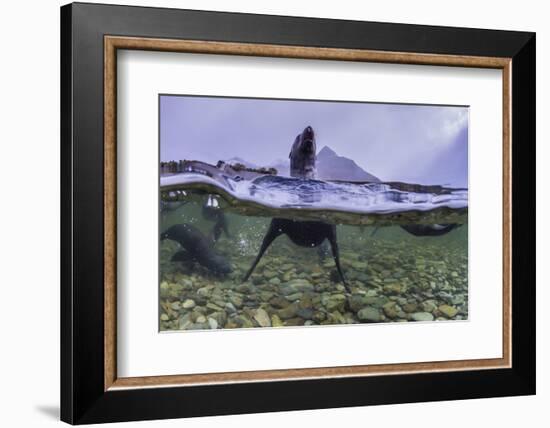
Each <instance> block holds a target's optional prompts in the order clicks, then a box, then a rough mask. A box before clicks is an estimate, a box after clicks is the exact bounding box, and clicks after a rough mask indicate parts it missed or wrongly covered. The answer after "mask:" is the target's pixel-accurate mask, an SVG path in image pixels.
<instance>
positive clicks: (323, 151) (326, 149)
mask: <svg viewBox="0 0 550 428" xmlns="http://www.w3.org/2000/svg"><path fill="white" fill-rule="evenodd" d="M318 155H323V156H338V155H337V154H336V152H335V151H334V150H332V149H331V148H330V147H329V146H325V147H323V148H322V149H321V151H320V152H319V154H318Z"/></svg>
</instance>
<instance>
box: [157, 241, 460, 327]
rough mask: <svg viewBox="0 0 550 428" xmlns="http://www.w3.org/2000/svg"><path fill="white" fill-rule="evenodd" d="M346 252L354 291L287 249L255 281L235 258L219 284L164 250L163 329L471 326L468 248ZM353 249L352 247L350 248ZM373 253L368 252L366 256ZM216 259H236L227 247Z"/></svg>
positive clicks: (395, 245)
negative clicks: (382, 324) (437, 323)
mask: <svg viewBox="0 0 550 428" xmlns="http://www.w3.org/2000/svg"><path fill="white" fill-rule="evenodd" d="M351 242H352V243H351V244H349V245H342V248H341V259H342V264H343V268H344V270H345V272H346V276H347V279H348V282H349V285H350V288H351V291H352V292H351V293H350V294H348V293H346V290H345V289H344V287H343V285H342V284H341V283H339V282H338V276H337V275H336V272H335V269H334V262H333V260H332V257H330V256H327V257H326V258H325V259H324V261H322V262H319V260H318V257H317V254H316V252H315V251H314V250H304V249H299V248H297V247H295V246H293V245H292V244H291V243H289V242H281V243H280V244H279V245H277V246H274V247H273V250H272V251H270V252H269V253H268V254H267V256H266V257H264V259H263V260H262V262H261V263H260V264H259V265H258V267H257V269H256V271H255V273H254V274H253V275H252V277H251V278H250V280H249V281H248V282H246V283H242V282H241V281H242V277H243V276H244V273H245V272H246V270H247V269H248V268H249V266H250V264H251V262H252V259H253V256H252V255H247V256H244V255H243V256H240V255H239V257H238V258H235V257H233V258H231V257H230V259H231V262H232V264H233V267H234V271H233V273H232V274H230V275H229V276H226V277H224V278H222V277H216V276H214V275H212V274H211V273H209V272H207V271H206V270H204V269H202V268H200V267H198V266H197V265H196V264H193V263H185V264H180V263H172V262H170V261H169V259H170V256H171V254H172V253H173V252H174V250H175V246H177V244H175V243H173V242H172V243H166V244H163V245H162V246H161V283H160V329H161V330H164V331H165V330H197V329H201V330H202V329H220V328H253V327H284V326H304V325H306V326H308V325H329V324H357V323H379V322H415V321H448V320H464V319H467V318H468V279H467V278H468V260H467V251H466V249H465V248H463V246H456V245H455V246H445V245H441V244H440V243H437V241H424V240H418V241H414V240H404V241H399V240H370V241H369V245H368V246H365V245H364V244H363V243H362V241H361V240H355V241H351ZM353 242H355V244H354V243H353ZM365 248H368V249H365ZM218 249H219V251H220V252H222V253H225V254H226V255H229V256H230V255H231V254H235V253H236V252H235V249H234V248H231V243H230V242H228V241H225V242H220V243H219V247H218Z"/></svg>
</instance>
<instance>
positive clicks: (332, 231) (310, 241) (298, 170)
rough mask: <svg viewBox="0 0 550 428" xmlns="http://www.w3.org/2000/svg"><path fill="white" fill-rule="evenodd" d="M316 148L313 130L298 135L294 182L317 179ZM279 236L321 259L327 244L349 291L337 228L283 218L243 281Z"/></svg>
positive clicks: (273, 227) (275, 221) (272, 226)
mask: <svg viewBox="0 0 550 428" xmlns="http://www.w3.org/2000/svg"><path fill="white" fill-rule="evenodd" d="M315 152H316V144H315V133H314V131H313V128H312V127H311V126H307V127H306V128H305V129H304V130H303V132H302V133H301V134H298V136H297V137H296V139H295V140H294V143H293V144H292V149H291V150H290V154H289V157H290V175H291V176H292V177H295V178H305V179H314V178H315V174H316V168H315V162H316V159H317V158H316V154H315ZM280 235H287V236H288V237H289V239H290V240H291V241H292V242H293V243H294V244H296V245H299V246H301V247H309V248H312V247H317V249H318V254H319V257H320V258H322V256H323V255H324V252H325V251H324V248H323V244H324V243H325V242H326V241H328V242H329V244H330V247H331V250H332V257H333V259H334V263H335V264H336V269H337V270H338V275H339V277H340V279H341V281H342V283H343V284H344V286H345V287H346V290H348V292H349V289H348V286H347V283H346V278H345V277H344V273H343V272H342V268H341V266H340V253H339V250H338V241H337V239H336V226H335V225H333V224H328V223H324V222H321V221H298V220H288V219H283V218H273V219H272V220H271V224H270V225H269V229H268V231H267V233H266V234H265V236H264V240H263V242H262V246H261V247H260V251H259V252H258V255H257V256H256V259H255V260H254V262H253V263H252V266H251V267H250V269H249V270H248V272H247V273H246V275H245V277H244V279H243V281H247V280H248V278H249V277H250V275H251V274H252V272H253V271H254V268H255V267H256V265H257V264H258V262H259V261H260V259H261V258H262V256H263V254H264V252H265V250H267V248H268V247H269V246H270V245H271V243H272V242H273V241H274V240H275V239H276V238H277V237H278V236H280Z"/></svg>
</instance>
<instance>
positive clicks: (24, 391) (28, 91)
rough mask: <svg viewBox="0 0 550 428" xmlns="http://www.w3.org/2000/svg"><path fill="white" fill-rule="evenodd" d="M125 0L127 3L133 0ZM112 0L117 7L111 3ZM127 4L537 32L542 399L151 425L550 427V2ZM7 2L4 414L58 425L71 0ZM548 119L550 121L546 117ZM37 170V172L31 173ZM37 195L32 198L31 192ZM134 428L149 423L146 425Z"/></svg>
mask: <svg viewBox="0 0 550 428" xmlns="http://www.w3.org/2000/svg"><path fill="white" fill-rule="evenodd" d="M121 2H122V0H121ZM103 3H116V2H112V1H108V0H106V1H105V0H104V1H103ZM125 3H126V4H135V5H147V6H167V7H181V8H190V9H210V10H223V11H234V12H253V13H267V14H281V15H298V16H312V17H323V18H342V19H357V20H369V21H389V22H405V23H414V24H434V25H451V26H462V27H485V28H496V29H507V30H529V31H536V32H537V55H538V58H537V76H538V82H537V85H538V91H537V122H538V124H539V126H538V129H537V141H538V144H537V146H538V147H537V151H538V153H537V157H538V161H537V164H538V165H537V168H538V172H537V176H538V177H537V178H538V183H539V184H538V190H537V193H538V204H537V217H538V225H537V227H538V229H537V230H538V239H537V241H538V242H537V248H538V256H537V264H538V267H539V269H538V274H537V279H538V281H537V282H538V290H537V293H538V299H537V300H538V303H537V313H538V316H537V321H538V331H537V340H538V351H537V359H538V395H537V396H535V397H517V398H516V397H514V398H499V399H485V400H467V401H461V402H443V403H421V404H406V405H398V406H378V407H364V408H352V409H336V410H332V409H331V410H317V411H302V412H286V413H276V414H269V415H266V414H264V415H245V416H228V417H216V418H199V419H191V420H186V421H181V420H172V421H155V422H146V423H141V425H142V426H159V427H171V426H182V424H185V426H188V427H203V428H204V427H211V426H227V427H255V426H260V425H261V426H262V427H266V428H268V427H275V426H318V427H324V426H327V427H328V426H336V425H346V424H348V425H350V426H352V425H354V426H367V425H369V426H383V427H392V426H407V427H426V426H439V427H445V428H453V427H469V426H477V425H482V424H487V423H490V424H491V425H492V426H499V427H500V428H505V427H517V426H522V425H525V424H529V423H531V424H534V425H535V426H544V425H545V424H547V423H548V422H547V420H548V413H547V411H546V406H545V404H546V405H547V404H548V403H550V368H549V367H548V360H549V351H550V347H549V344H550V334H549V330H550V327H549V325H550V317H549V315H548V314H547V313H545V308H546V307H547V300H548V298H550V292H549V291H548V288H546V287H545V285H546V284H548V282H549V279H550V277H549V269H548V262H547V260H548V258H549V256H550V251H549V247H548V245H547V244H545V242H544V240H545V239H550V232H549V226H548V224H547V223H546V224H545V223H544V222H543V220H544V219H546V218H548V215H547V214H546V213H547V210H548V209H550V205H549V203H548V200H547V199H546V200H545V199H544V196H545V195H546V194H547V191H546V188H544V187H543V186H544V184H545V183H550V170H549V168H547V167H546V164H547V163H548V161H550V148H549V145H548V144H545V143H547V142H548V139H549V137H550V135H549V128H548V126H547V120H544V119H545V118H548V116H549V115H550V109H549V108H548V101H547V99H545V98H546V97H547V96H549V95H550V93H549V80H548V78H547V76H549V75H550V67H549V63H548V52H550V27H549V26H548V22H547V19H548V17H549V16H550V14H549V13H548V11H547V10H546V8H545V2H541V1H535V0H524V1H521V2H518V1H508V0H498V1H496V0H493V1H486V2H480V1H479V0H462V1H460V2H451V3H449V2H442V1H441V0H416V1H408V0H398V1H391V2H390V1H386V2H358V1H354V0H339V1H320V0H317V1H314V0H312V1H309V0H307V1H306V0H302V1H300V2H298V1H296V0H277V1H273V0H269V1H264V2H258V1H247V0H231V1H227V0H226V1H224V0H200V1H199V0H189V1H183V0H181V1H176V0H171V1H170V0H147V1H125ZM61 4H63V2H60V1H58V0H42V1H31V0H27V1H25V2H16V1H11V2H4V3H3V5H2V7H1V12H0V31H1V35H2V37H1V39H0V40H2V50H1V53H2V55H1V65H0V118H1V121H0V126H1V129H2V133H1V134H0V135H1V137H0V142H1V143H0V151H1V154H0V180H1V181H0V183H2V184H1V185H0V192H1V197H2V204H1V210H0V249H1V253H0V326H1V327H0V332H1V336H0V337H1V339H0V403H1V404H0V421H1V425H2V426H7V427H18V426H31V427H43V426H54V425H55V424H58V423H59V422H58V412H59V411H58V408H59V362H58V361H59V333H58V331H59V173H58V170H59V9H58V8H59V6H60V5H61ZM545 122H546V123H545ZM23 169H25V170H26V171H27V172H23ZM25 194H26V195H28V196H26V195H25ZM125 426H137V423H134V424H127V425H125Z"/></svg>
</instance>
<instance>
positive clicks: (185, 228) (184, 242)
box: [160, 223, 233, 274]
mask: <svg viewBox="0 0 550 428" xmlns="http://www.w3.org/2000/svg"><path fill="white" fill-rule="evenodd" d="M160 239H161V240H164V239H170V240H172V241H176V242H177V243H178V244H180V245H181V246H182V247H183V250H180V251H178V252H177V253H175V254H174V255H173V256H172V261H173V262H183V261H194V262H197V263H198V264H200V265H201V266H204V267H205V268H207V269H209V270H211V271H212V272H215V273H218V274H227V273H231V272H232V271H233V269H232V268H231V265H230V264H229V262H228V261H227V260H226V259H225V257H223V256H222V255H220V254H218V253H216V252H215V251H214V250H213V249H212V246H211V242H210V241H209V239H208V238H207V237H206V236H204V235H203V234H202V232H201V231H200V230H198V229H197V228H196V227H194V226H191V225H190V224H185V223H184V224H175V225H174V226H171V227H170V228H168V229H167V230H166V231H164V232H163V233H161V234H160Z"/></svg>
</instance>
